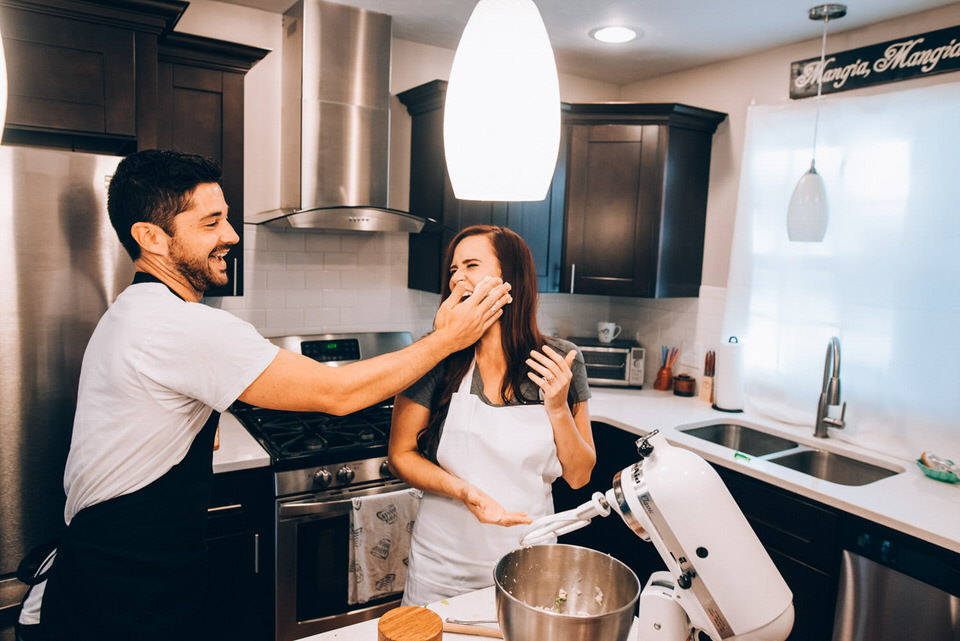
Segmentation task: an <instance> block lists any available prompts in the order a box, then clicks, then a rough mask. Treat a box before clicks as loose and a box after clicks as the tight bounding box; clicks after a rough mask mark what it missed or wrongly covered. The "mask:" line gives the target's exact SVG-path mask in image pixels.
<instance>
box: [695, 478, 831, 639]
mask: <svg viewBox="0 0 960 641" xmlns="http://www.w3.org/2000/svg"><path fill="white" fill-rule="evenodd" d="M714 467H715V468H716V470H717V473H718V474H720V478H721V479H723V482H724V484H726V486H727V489H728V490H730V494H731V495H733V498H734V499H735V500H736V502H737V505H739V506H740V510H741V511H742V512H743V514H744V516H746V517H747V521H749V522H750V526H751V527H752V528H753V531H754V532H755V533H756V535H757V538H759V539H760V542H761V543H762V544H763V546H764V547H765V548H766V550H767V553H768V554H769V555H770V558H771V559H772V560H773V563H774V565H776V566H777V569H778V570H780V574H781V575H782V576H783V579H784V581H786V582H787V585H788V586H789V587H790V590H791V591H792V592H793V607H794V624H793V631H792V632H791V633H790V636H789V637H788V639H789V641H801V640H802V641H807V640H809V641H819V640H821V639H829V638H830V637H831V635H832V634H833V618H834V610H835V609H836V602H837V581H838V577H839V571H840V553H841V546H840V521H841V513H840V512H838V511H837V510H834V509H832V508H830V507H827V506H825V505H822V504H820V503H817V502H814V501H810V500H808V499H805V498H803V497H801V496H798V495H796V494H793V493H792V492H788V491H786V490H782V489H780V488H777V487H774V486H772V485H770V484H768V483H764V482H763V481H758V480H756V479H753V478H750V477H748V476H745V475H743V474H740V473H739V472H734V471H732V470H729V469H727V468H724V467H720V466H714Z"/></svg>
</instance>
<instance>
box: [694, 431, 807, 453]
mask: <svg viewBox="0 0 960 641" xmlns="http://www.w3.org/2000/svg"><path fill="white" fill-rule="evenodd" d="M680 431H681V432H684V433H685V434H689V435H690V436H696V437H697V438H702V439H704V440H705V441H710V442H711V443H716V444H717V445H722V446H724V447H729V448H730V449H731V450H737V451H738V452H743V453H744V454H749V455H751V456H764V455H766V454H772V453H774V452H782V451H784V450H789V449H793V448H795V447H797V444H796V443H795V442H793V441H791V440H788V439H785V438H781V437H779V436H774V435H773V434H767V433H766V432H761V431H760V430H755V429H753V428H751V427H747V426H746V425H738V424H737V423H714V424H712V425H703V426H701V427H687V428H681V429H680Z"/></svg>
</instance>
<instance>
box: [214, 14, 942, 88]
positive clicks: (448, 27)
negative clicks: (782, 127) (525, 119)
mask: <svg viewBox="0 0 960 641" xmlns="http://www.w3.org/2000/svg"><path fill="white" fill-rule="evenodd" d="M226 1H228V2H232V3H234V4H241V5H245V6H249V7H255V8H258V9H264V10H267V11H272V12H278V13H280V12H283V11H284V10H285V9H286V8H287V7H288V6H289V5H290V4H292V2H293V0H226ZM333 1H334V2H338V3H340V4H347V5H352V6H356V7H360V8H363V9H370V10H373V11H378V12H380V13H386V14H389V15H391V16H393V34H394V36H395V37H397V38H401V39H404V40H412V41H414V42H419V43H423V44H429V45H436V46H439V47H445V48H448V49H456V46H457V42H458V41H459V38H460V34H461V33H462V32H463V27H464V25H466V23H467V20H468V19H469V17H470V12H471V11H472V10H473V7H474V6H475V4H476V2H475V1H474V0H333ZM954 2H955V0H859V1H857V0H854V1H853V2H848V3H847V15H846V16H845V17H844V18H841V19H838V20H836V21H832V22H831V23H830V25H829V33H836V32H840V31H846V30H849V29H854V28H858V27H863V26H865V25H868V24H872V23H875V22H880V21H883V20H890V19H892V18H897V17H899V16H903V15H907V14H910V13H916V12H917V11H923V10H925V9H932V8H935V7H940V6H945V5H949V4H954ZM535 3H536V5H537V7H538V8H539V9H540V13H541V15H542V16H543V21H544V24H545V25H546V28H547V33H548V34H549V36H550V40H551V43H552V44H553V48H554V52H555V55H556V59H557V67H558V69H559V70H560V71H561V72H562V73H569V74H574V75H578V76H584V77H588V78H596V79H598V80H603V81H606V82H611V83H615V84H621V85H624V84H629V83H631V82H636V81H638V80H643V79H644V78H650V77H654V76H659V75H663V74H665V73H671V72H675V71H681V70H684V69H690V68H693V67H697V66H700V65H703V64H707V63H710V62H715V61H717V60H722V59H725V58H735V57H738V56H742V55H746V54H749V53H753V52H756V51H761V50H764V49H770V48H773V47H777V46H781V45H786V44H790V43H794V42H800V41H804V40H809V39H812V38H818V37H819V36H820V35H821V34H822V31H823V23H822V22H819V21H813V20H810V19H809V18H808V17H807V11H808V10H809V9H810V7H812V6H814V5H815V4H816V2H814V1H813V0H725V1H719V0H535ZM614 23H616V24H624V25H627V26H631V27H634V28H638V29H639V30H640V31H642V32H643V35H642V37H640V38H638V39H637V40H635V41H633V42H631V43H628V44H621V45H604V44H601V43H599V42H596V41H594V40H592V39H591V38H589V37H588V36H587V33H588V32H589V31H590V30H591V29H594V28H596V27H600V26H605V25H608V24H614ZM827 47H828V49H829V38H828V46H827ZM817 53H819V49H817V50H814V51H812V52H811V57H813V55H816V54H817Z"/></svg>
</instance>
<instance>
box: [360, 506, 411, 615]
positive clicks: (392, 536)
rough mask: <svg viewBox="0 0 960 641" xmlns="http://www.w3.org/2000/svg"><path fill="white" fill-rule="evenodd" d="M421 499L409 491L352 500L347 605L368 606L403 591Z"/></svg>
mask: <svg viewBox="0 0 960 641" xmlns="http://www.w3.org/2000/svg"><path fill="white" fill-rule="evenodd" d="M422 496H423V492H421V491H420V490H417V489H413V488H409V489H404V490H398V491H396V492H388V493H386V494H373V495H370V496H362V497H359V498H355V499H353V509H351V510H350V566H349V567H350V572H349V573H348V574H347V580H348V581H349V583H350V585H349V587H348V591H347V603H349V604H350V605H356V604H359V603H366V602H367V601H370V600H371V599H376V598H379V597H382V596H386V595H388V594H393V593H396V592H400V591H402V590H403V584H404V583H405V582H406V580H407V558H408V556H409V555H410V533H411V532H413V522H414V521H415V520H416V518H417V510H419V508H420V498H421V497H422Z"/></svg>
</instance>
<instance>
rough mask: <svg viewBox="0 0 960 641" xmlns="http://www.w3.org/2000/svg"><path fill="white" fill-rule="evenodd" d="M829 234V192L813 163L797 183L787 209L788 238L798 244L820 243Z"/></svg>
mask: <svg viewBox="0 0 960 641" xmlns="http://www.w3.org/2000/svg"><path fill="white" fill-rule="evenodd" d="M826 233H827V190H826V188H825V187H824V185H823V178H821V177H820V174H818V173H817V170H816V168H814V166H813V163H811V164H810V169H809V170H808V171H807V173H805V174H804V175H803V176H801V177H800V181H799V182H797V186H796V187H795V188H794V190H793V196H791V197H790V208H789V209H787V237H788V238H789V239H790V240H792V241H796V242H808V243H819V242H821V241H822V240H823V237H824V235H825V234H826Z"/></svg>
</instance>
